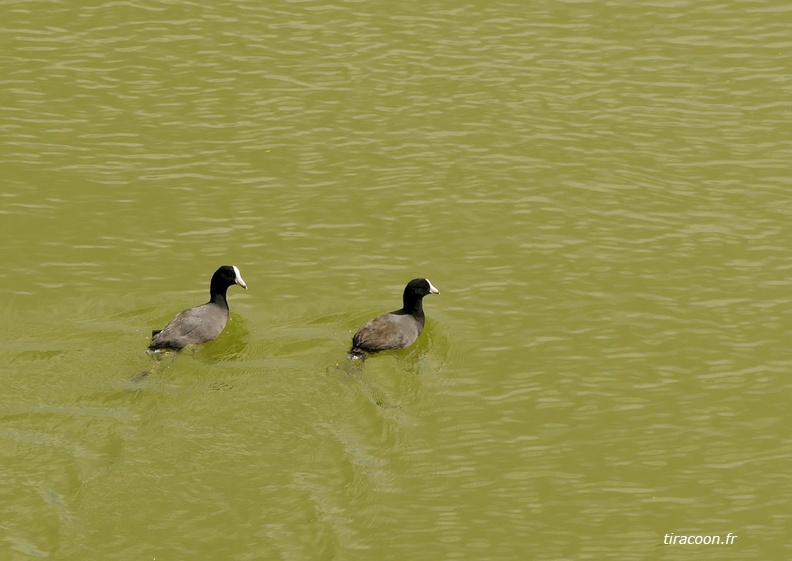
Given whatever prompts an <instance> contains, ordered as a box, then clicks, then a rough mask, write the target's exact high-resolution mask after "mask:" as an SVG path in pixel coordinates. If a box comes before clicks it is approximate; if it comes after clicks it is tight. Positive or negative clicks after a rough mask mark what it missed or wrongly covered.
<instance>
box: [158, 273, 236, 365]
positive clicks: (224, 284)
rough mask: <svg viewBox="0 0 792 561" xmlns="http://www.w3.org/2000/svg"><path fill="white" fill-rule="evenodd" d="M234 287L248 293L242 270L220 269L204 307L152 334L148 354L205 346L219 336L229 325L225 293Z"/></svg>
mask: <svg viewBox="0 0 792 561" xmlns="http://www.w3.org/2000/svg"><path fill="white" fill-rule="evenodd" d="M234 284H238V285H239V286H241V287H242V288H245V289H247V285H246V284H245V281H243V280H242V276H241V275H240V274H239V269H237V268H236V267H234V266H231V265H223V266H222V267H220V268H219V269H217V271H215V273H214V275H212V282H211V284H210V285H209V301H208V302H207V303H206V304H203V305H202V306H197V307H195V308H190V309H189V310H184V311H183V312H181V313H180V314H179V315H177V316H176V317H175V318H173V319H172V320H171V321H170V323H169V324H168V325H166V326H165V329H161V330H157V331H152V332H151V344H150V345H149V350H150V351H156V350H157V349H174V350H178V349H181V348H183V347H185V346H187V345H190V344H192V343H206V342H207V341H211V340H212V339H214V338H215V337H217V336H218V335H220V332H221V331H223V328H224V327H225V325H226V322H227V321H228V301H227V300H226V291H227V290H228V287H229V286H231V285H234Z"/></svg>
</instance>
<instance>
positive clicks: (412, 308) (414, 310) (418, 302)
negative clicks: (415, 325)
mask: <svg viewBox="0 0 792 561" xmlns="http://www.w3.org/2000/svg"><path fill="white" fill-rule="evenodd" d="M403 302H404V307H403V308H402V310H404V311H405V312H407V313H408V314H410V315H411V316H414V317H416V318H419V319H420V318H422V317H424V311H423V297H422V296H418V295H417V294H415V293H414V292H406V291H405V293H404V299H403Z"/></svg>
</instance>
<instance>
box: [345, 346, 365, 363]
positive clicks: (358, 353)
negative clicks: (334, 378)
mask: <svg viewBox="0 0 792 561" xmlns="http://www.w3.org/2000/svg"><path fill="white" fill-rule="evenodd" d="M366 358H368V353H367V352H366V351H364V350H363V349H361V348H360V347H352V348H351V349H349V352H348V353H347V360H359V361H361V362H363V361H364V360H366Z"/></svg>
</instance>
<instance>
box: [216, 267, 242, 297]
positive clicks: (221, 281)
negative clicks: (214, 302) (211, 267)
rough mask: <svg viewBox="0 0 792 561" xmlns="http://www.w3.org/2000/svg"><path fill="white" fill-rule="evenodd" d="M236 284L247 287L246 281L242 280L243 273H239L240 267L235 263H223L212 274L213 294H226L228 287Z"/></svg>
mask: <svg viewBox="0 0 792 561" xmlns="http://www.w3.org/2000/svg"><path fill="white" fill-rule="evenodd" d="M234 284H238V285H239V286H241V287H242V288H244V289H247V285H246V284H245V281H243V280H242V275H240V274H239V269H237V268H236V267H234V266H233V265H223V266H222V267H220V268H219V269H217V270H216V271H215V273H214V275H212V284H211V286H210V292H211V293H212V294H225V292H226V290H227V289H228V287H229V286H232V285H234Z"/></svg>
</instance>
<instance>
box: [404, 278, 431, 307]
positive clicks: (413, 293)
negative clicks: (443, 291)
mask: <svg viewBox="0 0 792 561" xmlns="http://www.w3.org/2000/svg"><path fill="white" fill-rule="evenodd" d="M427 294H440V291H439V290H437V289H436V288H435V287H434V286H432V283H431V282H429V279H413V280H411V281H410V282H408V283H407V286H405V287H404V301H405V302H407V301H414V300H420V299H421V298H423V297H424V296H426V295H427Z"/></svg>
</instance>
